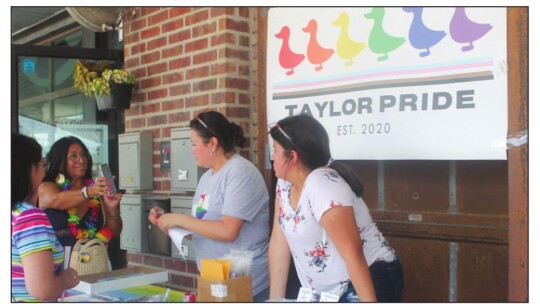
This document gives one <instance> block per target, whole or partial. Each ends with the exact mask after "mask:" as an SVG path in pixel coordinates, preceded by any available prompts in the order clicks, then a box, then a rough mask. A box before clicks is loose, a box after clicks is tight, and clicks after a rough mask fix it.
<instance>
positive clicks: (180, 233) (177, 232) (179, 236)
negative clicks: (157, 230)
mask: <svg viewBox="0 0 540 304" xmlns="http://www.w3.org/2000/svg"><path fill="white" fill-rule="evenodd" d="M191 233H192V232H191V231H189V230H187V229H183V228H180V227H174V228H171V229H169V236H170V237H171V239H172V241H173V243H174V245H175V246H176V248H178V251H179V252H180V254H181V255H182V258H183V259H184V260H185V259H186V257H185V256H184V250H182V241H183V240H184V238H185V237H186V236H188V235H190V234H191Z"/></svg>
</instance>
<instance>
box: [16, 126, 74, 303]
mask: <svg viewBox="0 0 540 304" xmlns="http://www.w3.org/2000/svg"><path fill="white" fill-rule="evenodd" d="M41 152H42V149H41V146H40V145H39V144H38V142H37V141H36V140H35V139H33V138H30V137H27V136H24V135H20V134H12V135H11V299H12V302H13V301H15V302H26V301H28V302H32V301H34V302H35V301H56V300H57V299H58V298H59V297H61V295H62V292H63V291H64V290H66V289H69V288H73V287H75V286H76V285H77V284H79V276H78V275H77V272H76V271H75V270H73V269H71V268H69V269H66V270H62V266H63V263H64V250H63V248H62V245H61V244H60V242H59V241H58V239H57V238H56V237H55V235H54V231H53V229H52V227H51V223H50V222H49V219H48V218H47V216H46V215H45V213H44V212H43V211H42V210H40V209H39V208H37V206H36V201H37V189H38V186H39V184H40V183H41V180H42V179H43V176H44V175H45V161H44V160H43V158H42V157H41Z"/></svg>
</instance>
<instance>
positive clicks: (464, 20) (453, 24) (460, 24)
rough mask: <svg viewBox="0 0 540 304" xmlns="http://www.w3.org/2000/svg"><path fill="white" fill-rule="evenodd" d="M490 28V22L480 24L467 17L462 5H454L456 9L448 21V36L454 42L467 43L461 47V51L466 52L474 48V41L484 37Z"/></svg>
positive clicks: (491, 26)
mask: <svg viewBox="0 0 540 304" xmlns="http://www.w3.org/2000/svg"><path fill="white" fill-rule="evenodd" d="M492 28H493V25H491V24H488V23H485V24H480V23H476V22H474V21H472V20H471V19H469V18H468V17H467V15H465V8H464V7H456V11H455V12H454V15H453V16H452V20H451V21H450V37H452V39H453V40H454V41H455V42H459V43H468V44H469V45H466V46H464V47H462V48H461V51H463V52H467V51H470V50H472V49H474V45H473V42H474V41H476V40H478V39H480V38H482V37H484V35H485V34H487V32H489V31H490V30H491V29H492Z"/></svg>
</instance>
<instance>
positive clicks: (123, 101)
mask: <svg viewBox="0 0 540 304" xmlns="http://www.w3.org/2000/svg"><path fill="white" fill-rule="evenodd" d="M132 96H133V85H132V84H111V95H103V96H98V95H96V103H97V107H98V110H100V111H118V110H126V109H129V108H130V106H131V97H132Z"/></svg>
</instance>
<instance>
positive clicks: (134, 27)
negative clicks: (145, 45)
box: [129, 19, 146, 33]
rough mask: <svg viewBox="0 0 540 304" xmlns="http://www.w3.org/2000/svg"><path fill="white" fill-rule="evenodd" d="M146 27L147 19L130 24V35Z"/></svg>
mask: <svg viewBox="0 0 540 304" xmlns="http://www.w3.org/2000/svg"><path fill="white" fill-rule="evenodd" d="M145 27H146V19H139V20H134V21H131V22H130V23H129V28H130V33H135V32H138V31H139V30H140V29H143V28H145Z"/></svg>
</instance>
